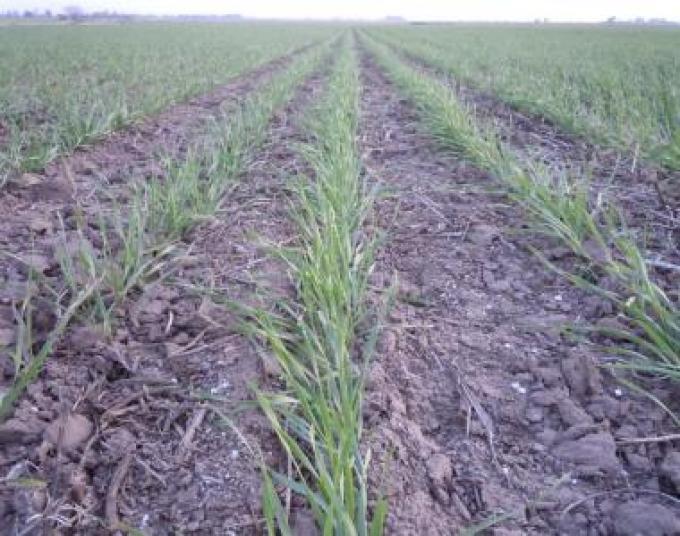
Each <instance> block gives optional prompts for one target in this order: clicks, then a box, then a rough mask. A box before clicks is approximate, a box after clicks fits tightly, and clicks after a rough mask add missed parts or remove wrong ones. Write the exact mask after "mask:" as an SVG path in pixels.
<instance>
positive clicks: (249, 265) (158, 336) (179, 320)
mask: <svg viewBox="0 0 680 536" xmlns="http://www.w3.org/2000/svg"><path fill="white" fill-rule="evenodd" d="M323 79H324V75H323V74H322V73H317V75H315V76H313V77H311V78H310V79H309V80H308V81H307V82H306V83H305V84H304V85H303V86H302V87H301V88H300V90H299V91H298V93H297V96H296V97H295V99H294V101H293V102H291V103H290V104H289V105H288V106H287V107H286V108H285V109H283V110H281V111H280V112H279V113H278V114H277V115H276V116H275V118H274V120H273V121H272V124H271V126H270V127H271V128H270V134H269V137H268V140H267V142H266V143H265V144H264V146H263V147H262V148H260V150H259V151H258V155H257V159H256V160H255V161H254V162H253V163H252V165H251V166H250V167H249V169H248V171H247V173H245V174H244V176H243V177H241V180H240V181H239V182H238V183H237V186H236V187H235V188H234V189H233V190H232V191H231V192H230V193H229V195H227V196H226V198H225V200H224V202H223V205H222V209H221V211H220V214H219V216H218V217H217V218H215V219H214V220H213V221H210V222H207V223H205V224H204V225H202V226H200V227H199V228H197V229H195V230H194V232H193V233H192V236H191V237H189V239H188V243H187V246H190V248H189V252H190V255H189V256H188V257H187V258H186V260H185V261H184V262H183V263H182V266H181V269H180V270H179V271H178V272H177V273H175V274H174V279H173V280H172V281H165V282H164V283H157V284H154V285H150V286H148V287H146V288H145V289H144V292H143V294H141V295H139V296H135V297H134V299H131V300H129V302H128V303H126V304H125V305H124V306H123V307H122V308H121V310H120V311H118V313H117V314H118V322H119V326H120V327H119V328H118V329H117V330H116V332H115V335H114V337H113V339H111V340H108V339H106V338H105V337H104V336H103V335H102V334H100V333H99V332H98V331H97V330H96V329H95V328H90V327H74V328H73V329H71V330H70V331H69V332H68V334H67V335H66V337H65V338H64V341H63V342H62V343H61V344H60V345H59V347H58V348H57V349H56V351H55V352H54V355H53V356H52V358H51V359H50V361H49V362H48V365H47V367H46V369H45V371H44V373H43V374H42V375H41V377H40V379H39V380H38V381H37V382H35V383H34V384H33V385H31V386H30V387H29V390H28V393H27V394H26V396H24V397H23V398H22V400H21V402H20V403H19V404H18V406H17V409H16V411H15V413H14V415H13V417H12V418H11V419H10V420H9V421H8V422H7V423H5V425H3V426H2V427H0V474H2V475H3V476H5V475H10V476H11V477H12V478H13V479H17V478H24V479H36V480H38V481H40V482H44V483H46V487H45V488H43V487H42V485H41V487H37V488H35V487H30V486H19V487H12V488H10V487H7V486H1V485H0V526H2V527H7V528H8V530H9V531H10V532H8V533H12V534H14V531H19V530H25V529H29V530H28V532H25V534H48V533H49V534H52V533H53V532H52V531H53V530H55V528H58V533H63V534H100V533H102V534H104V533H109V531H108V530H107V528H106V527H110V526H111V525H112V524H113V522H114V521H115V520H116V519H118V520H120V521H122V522H123V523H125V524H127V525H129V526H132V527H136V528H139V529H142V530H144V531H145V533H148V534H154V535H156V534H177V533H182V534H225V535H227V534H260V533H261V532H262V519H261V514H260V506H259V505H260V489H259V488H260V475H259V470H258V464H259V454H258V453H259V452H261V453H262V455H263V456H264V459H265V461H266V462H267V463H269V464H273V463H277V461H278V451H277V449H276V446H275V445H276V443H275V441H274V440H273V438H272V437H271V433H270V432H269V431H268V427H267V424H266V421H265V420H264V418H263V417H261V416H260V415H259V414H258V413H257V412H256V411H255V410H254V408H253V405H252V403H251V402H250V401H251V400H252V392H251V390H250V385H251V384H253V383H261V382H262V381H263V380H264V378H265V376H266V373H267V366H266V361H265V362H262V361H261V359H260V357H259V356H258V353H257V352H256V350H255V348H254V347H252V345H251V344H250V343H249V342H248V340H247V338H246V337H244V336H243V335H241V334H240V333H239V330H238V329H237V321H236V319H235V318H234V317H233V315H232V314H230V313H229V312H228V311H227V309H226V308H223V307H218V306H215V305H213V304H212V303H211V301H210V300H208V299H205V298H201V297H200V296H199V295H198V293H197V292H196V291H195V290H193V289H192V288H191V285H196V286H197V287H206V286H208V287H212V288H214V289H216V290H217V291H218V292H219V294H220V295H221V296H223V297H224V298H225V299H236V300H238V301H240V302H243V301H245V302H249V303H253V301H254V299H256V297H257V294H256V293H255V290H256V288H257V283H258V282H260V281H261V280H262V279H264V280H266V281H267V282H268V284H269V285H271V284H273V283H272V280H273V279H274V278H278V279H280V278H281V276H280V275H278V274H280V273H281V272H282V271H281V270H280V268H279V267H276V266H274V265H273V264H272V261H270V260H268V259H267V256H266V253H265V251H264V250H263V248H262V247H260V246H257V242H256V240H255V239H254V238H253V235H254V234H257V235H259V236H261V237H263V238H264V239H266V240H269V241H277V242H279V241H284V240H287V239H288V238H289V234H290V232H291V231H290V228H289V226H288V225H287V224H286V222H287V220H288V217H287V213H286V210H287V204H286V202H285V200H284V199H283V198H284V197H285V190H284V186H285V183H284V181H285V179H286V177H287V176H288V175H289V174H292V173H295V172H296V170H297V169H298V167H299V166H298V162H297V160H296V158H295V153H294V151H293V149H294V144H295V143H296V142H297V141H300V131H299V129H298V126H297V118H298V116H299V114H300V113H301V112H302V111H303V110H305V109H306V108H307V107H308V105H309V104H310V103H311V102H312V100H313V99H315V98H316V97H317V94H318V92H319V91H320V88H321V87H322V84H323ZM257 80H261V78H259V79H253V80H251V81H250V82H245V81H244V82H243V83H242V85H241V86H239V87H240V89H239V91H238V95H242V94H245V93H247V91H248V90H249V88H251V87H253V86H252V84H255V83H256V82H257ZM249 84H250V85H249ZM223 97H224V96H223ZM223 100H224V99H223V98H221V99H218V98H215V99H212V100H211V99H206V100H205V101H204V102H206V103H208V102H213V103H215V106H217V105H218V104H219V102H222V101H223ZM187 106H191V105H187ZM196 106H199V105H198V104H197V105H196ZM211 109H213V108H211V105H209V104H206V105H205V113H206V114H207V113H208V110H211ZM193 111H194V112H195V111H196V110H195V109H194V110H193ZM213 111H214V110H213ZM191 113H192V111H191V110H190V109H187V110H185V111H183V112H181V113H180V112H178V114H177V116H175V117H176V118H177V120H176V122H172V125H171V128H170V130H168V131H167V133H166V134H162V135H159V136H156V137H155V143H153V144H152V143H151V142H150V141H149V138H150V137H151V138H153V137H154V136H153V135H151V136H150V135H149V132H153V128H152V127H148V128H149V129H151V130H147V131H146V132H147V135H146V138H144V142H143V143H144V147H145V148H150V147H152V146H153V147H156V146H159V145H163V143H165V142H168V140H169V139H170V138H171V139H172V140H175V141H177V143H178V144H181V142H180V141H179V140H181V139H184V138H185V137H186V136H188V134H187V133H186V130H183V129H187V128H189V125H197V124H198V118H196V117H193V118H189V115H190V114H191ZM185 114H186V121H184V119H183V118H184V117H185ZM203 119H204V118H203ZM153 121H160V119H158V120H153ZM156 124H158V123H156ZM165 124H166V125H170V123H165ZM121 136H133V135H132V134H131V133H126V134H125V135H123V134H121ZM134 136H142V133H138V134H135V135H134ZM134 136H133V137H134ZM168 136H170V138H168ZM126 139H132V138H126ZM140 139H141V138H140ZM175 141H172V142H168V143H175ZM110 143H114V142H113V140H107V141H106V142H105V145H108V144H110ZM114 145H115V144H114ZM163 147H164V148H166V149H168V150H171V149H172V147H173V146H172V145H171V146H170V147H166V146H163ZM93 151H94V152H95V153H96V154H101V155H109V156H111V155H110V152H109V151H108V150H105V149H104V148H100V147H97V148H95V149H93ZM100 151H101V152H100ZM75 158H76V159H77V158H78V157H75ZM108 158H109V157H108V156H107V157H106V158H105V159H104V160H98V161H97V168H96V169H97V170H99V169H107V166H109V165H112V163H111V164H110V163H109V160H108ZM144 158H145V159H148V155H145V157H144ZM133 161H134V159H132V160H125V161H124V162H123V163H125V162H133ZM145 161H146V160H145ZM149 161H150V160H149ZM6 199H14V198H13V197H12V196H7V197H6ZM20 202H21V200H17V201H16V203H20ZM45 204H46V202H42V203H41V204H36V205H33V206H31V207H29V209H30V210H34V212H29V213H28V214H26V212H24V216H25V217H26V216H28V218H27V219H26V220H24V223H23V227H24V228H26V227H29V226H30V223H31V222H35V221H37V220H36V218H38V217H39V216H40V215H41V212H42V210H44V205H45ZM57 204H58V203H57ZM36 206H38V207H41V206H42V207H43V208H42V209H40V208H34V207H36ZM35 228H36V226H35V225H34V228H33V229H25V231H21V232H22V233H25V236H26V237H28V236H29V234H28V233H29V232H31V233H33V234H35V232H36V231H35ZM41 233H42V234H43V235H45V236H46V237H47V236H49V235H50V234H52V228H51V227H47V224H46V227H45V228H44V229H41ZM18 235H19V231H16V233H15V237H14V240H16V239H17V236H18ZM22 236H23V235H22ZM15 244H16V242H15ZM36 257H39V254H36ZM36 262H44V263H47V264H49V263H50V262H51V259H50V258H49V257H48V256H47V254H46V255H45V257H44V258H43V257H40V259H39V260H36ZM12 266H14V265H12ZM8 270H11V269H10V268H9V267H8ZM6 275H9V276H11V275H12V274H6ZM14 275H17V274H14ZM278 279H277V280H275V281H274V284H275V283H276V281H278ZM17 290H18V289H17ZM2 299H3V304H4V305H8V304H9V301H10V299H11V297H10V296H9V295H5V294H3V297H2ZM3 310H4V309H3ZM0 327H3V326H0ZM8 372H9V371H8ZM222 417H226V419H223V418H222ZM3 533H4V532H3Z"/></svg>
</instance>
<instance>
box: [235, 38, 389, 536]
mask: <svg viewBox="0 0 680 536" xmlns="http://www.w3.org/2000/svg"><path fill="white" fill-rule="evenodd" d="M355 54H356V53H355V50H354V47H353V46H352V45H351V44H350V43H349V42H348V41H346V42H345V44H344V46H343V48H342V51H341V53H340V55H339V57H338V60H337V64H336V66H335V68H334V70H333V72H332V74H331V76H330V80H329V86H328V90H327V93H326V95H325V96H324V98H323V99H322V102H321V103H320V104H319V105H318V107H316V108H315V109H314V110H313V111H312V113H311V116H310V117H309V134H310V137H311V139H312V141H310V142H309V143H307V144H305V145H304V146H302V147H301V148H300V153H301V155H302V156H303V157H304V158H305V160H306V161H307V163H308V164H309V167H310V169H312V170H313V172H312V173H311V176H299V177H296V179H295V180H294V181H293V186H292V192H293V198H294V201H293V205H292V209H291V218H292V221H293V222H294V224H295V226H296V229H297V232H298V235H297V240H296V244H295V245H294V246H291V247H280V248H277V249H276V250H275V253H276V254H277V255H278V256H279V258H280V259H281V260H282V262H284V263H285V265H286V266H287V268H288V271H289V274H290V277H291V279H292V281H293V282H294V284H295V288H296V289H297V294H296V296H294V297H291V298H290V299H287V300H285V301H283V302H282V303H279V304H278V306H277V307H276V308H274V309H273V310H263V309H259V310H249V311H247V313H248V316H249V319H250V320H249V326H250V330H251V333H252V334H253V336H255V337H256V338H257V340H259V341H260V342H261V343H264V344H266V346H267V351H271V352H272V353H273V355H274V356H275V358H276V360H277V361H278V363H279V364H280V368H281V371H282V377H283V380H284V382H285V391H283V392H280V393H267V392H264V391H258V392H257V399H258V401H259V404H260V406H261V408H262V410H263V411H264V413H265V414H266V416H267V417H268V419H269V421H270V423H271V425H272V428H273V430H274V431H275V432H276V434H277V435H278V438H279V440H280V443H281V445H282V446H283V449H284V450H285V452H286V453H287V455H288V457H289V460H290V461H291V466H292V467H293V471H291V472H290V473H289V474H281V473H279V472H277V471H275V470H273V469H270V468H263V473H264V492H263V508H264V513H265V515H266V519H267V524H268V530H269V533H270V534H272V535H274V534H292V533H293V532H292V529H291V524H290V520H289V506H290V505H289V504H288V505H286V506H284V505H283V504H282V502H281V501H280V499H279V496H278V495H277V493H276V490H275V486H284V487H285V488H287V489H289V490H292V491H293V492H295V493H297V494H299V495H301V496H303V497H304V498H305V499H306V501H307V503H308V505H309V508H310V509H311V511H312V512H313V515H314V518H315V520H316V523H317V525H318V527H319V529H320V530H322V532H323V534H336V535H355V534H358V535H363V534H380V533H382V525H383V521H384V515H385V505H384V503H382V502H379V503H378V505H377V507H376V509H375V510H374V514H373V516H372V520H370V519H369V517H370V515H369V511H368V499H367V466H368V463H369V459H370V455H369V454H368V453H362V452H361V448H360V446H361V434H362V417H361V405H362V393H363V388H364V381H365V373H366V363H367V359H368V356H369V354H370V351H360V350H359V346H360V345H359V339H360V338H361V337H360V334H359V326H360V324H361V322H362V320H364V319H365V318H367V316H366V315H367V308H366V302H365V294H366V285H367V278H368V275H369V272H370V270H371V267H372V250H373V247H374V240H373V237H372V236H370V235H369V234H367V233H366V232H365V231H364V226H363V224H364V222H365V220H366V218H367V217H368V216H369V214H370V211H371V206H372V201H373V193H372V192H371V191H370V190H369V189H368V188H367V185H366V183H365V181H364V180H363V179H362V177H361V174H360V159H359V155H358V151H357V145H356V136H357V122H358V110H359V81H358V69H357V61H356V56H355Z"/></svg>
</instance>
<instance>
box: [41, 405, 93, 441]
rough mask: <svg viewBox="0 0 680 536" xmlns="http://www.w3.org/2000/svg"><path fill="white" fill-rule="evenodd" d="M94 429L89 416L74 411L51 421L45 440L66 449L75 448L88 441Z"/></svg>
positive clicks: (46, 430)
mask: <svg viewBox="0 0 680 536" xmlns="http://www.w3.org/2000/svg"><path fill="white" fill-rule="evenodd" d="M92 429H93V426H92V423H91V422H90V420H89V419H88V418H87V417H85V416H84V415H80V414H78V413H73V414H70V415H67V416H66V417H60V418H58V419H57V420H55V421H53V422H52V423H50V425H49V426H48V427H47V428H46V429H45V440H46V441H49V442H50V443H51V444H52V445H55V446H58V447H61V448H63V449H65V450H74V449H76V448H78V447H79V446H80V445H82V444H83V443H85V441H87V439H88V438H89V437H90V435H91V434H92Z"/></svg>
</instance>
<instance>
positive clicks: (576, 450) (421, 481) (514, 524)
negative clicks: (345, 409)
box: [361, 57, 680, 535]
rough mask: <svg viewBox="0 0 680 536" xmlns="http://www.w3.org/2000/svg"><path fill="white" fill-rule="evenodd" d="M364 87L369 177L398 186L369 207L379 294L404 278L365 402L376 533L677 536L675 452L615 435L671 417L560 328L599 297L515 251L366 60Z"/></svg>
mask: <svg viewBox="0 0 680 536" xmlns="http://www.w3.org/2000/svg"><path fill="white" fill-rule="evenodd" d="M362 80H363V84H364V93H363V100H362V109H363V119H362V125H361V139H362V148H363V151H364V154H365V160H364V161H365V165H366V169H367V172H368V174H369V176H370V177H372V178H373V180H375V181H378V182H380V183H383V184H384V187H385V189H386V190H387V191H389V192H391V193H392V195H391V196H388V197H387V198H385V199H384V200H382V201H381V202H380V203H379V205H378V213H379V215H380V216H379V217H380V220H381V223H382V226H383V227H384V228H385V229H387V230H388V232H389V234H388V237H387V239H386V241H385V245H384V247H383V248H382V250H381V252H380V254H379V258H378V266H377V270H376V275H375V277H374V284H375V286H376V287H377V289H380V290H382V289H384V288H386V287H387V285H388V284H389V283H390V282H391V281H392V279H393V276H396V278H397V281H398V298H397V301H396V304H395V306H394V309H393V310H392V312H391V314H390V315H389V323H388V327H387V329H386V331H385V333H384V335H383V337H382V339H381V341H380V345H379V353H378V356H377V358H376V360H375V363H374V365H373V369H372V373H371V378H370V381H369V385H368V392H367V401H366V409H365V417H366V428H367V430H366V438H367V439H366V443H367V445H368V446H370V447H371V448H372V450H373V455H374V457H375V458H376V459H377V463H376V464H375V465H374V467H375V468H376V469H375V470H374V474H373V475H372V479H373V483H374V485H375V486H376V488H375V489H380V488H379V486H381V485H382V486H384V487H385V489H386V493H387V496H388V499H389V502H390V513H389V517H388V530H387V534H400V535H401V534H404V535H410V534H414V535H415V534H428V535H429V534H455V533H457V532H459V531H460V530H461V529H462V528H463V527H466V526H470V525H472V524H474V523H476V522H481V521H483V520H486V519H489V518H490V517H491V516H493V515H494V514H497V513H500V512H504V513H509V514H511V518H510V519H508V520H505V521H503V522H502V523H500V525H499V526H498V527H497V528H495V529H493V530H494V533H497V534H527V533H529V534H548V533H549V534H635V533H636V532H635V531H636V530H638V531H639V530H640V526H644V524H645V523H647V524H649V523H652V524H653V523H655V522H656V521H658V523H659V524H658V525H655V526H656V527H662V528H663V529H664V530H666V531H669V530H670V532H658V531H657V532H649V531H647V532H644V533H645V534H662V533H666V534H671V533H674V532H675V531H676V530H677V528H678V526H680V525H679V524H680V509H679V508H678V504H679V503H678V501H677V499H673V497H672V495H674V494H676V493H677V489H675V488H673V485H672V484H671V486H670V487H669V486H668V484H667V478H666V476H665V475H666V473H667V471H662V470H660V467H661V464H662V461H663V460H664V459H668V458H669V457H671V458H672V459H674V458H673V457H672V455H671V453H673V451H674V450H673V446H674V445H675V447H677V446H678V443H677V442H676V443H675V444H674V443H663V442H662V443H644V444H640V445H631V446H628V445H625V444H624V443H622V442H621V438H630V437H649V436H657V435H662V434H663V433H664V432H667V431H669V430H672V427H671V425H670V423H669V422H668V419H667V418H666V416H665V414H664V413H663V412H662V411H661V410H660V409H659V408H658V407H656V406H654V405H653V404H651V403H650V402H649V401H647V400H644V399H640V398H639V397H637V396H635V394H634V393H631V392H630V391H629V390H628V389H626V388H624V387H622V386H621V385H619V384H618V383H616V382H615V381H614V380H613V379H612V378H611V377H609V375H608V374H607V373H606V372H605V371H604V370H603V369H600V368H598V367H597V366H596V365H597V364H599V363H600V362H601V360H602V358H603V356H601V355H599V354H598V353H597V352H596V351H595V350H594V349H593V348H592V347H591V346H589V345H587V344H586V343H583V342H578V341H577V340H570V339H569V338H568V337H566V336H565V335H563V334H562V333H561V328H562V327H563V326H564V325H565V324H569V323H579V322H580V321H582V320H583V319H584V317H585V318H586V319H589V318H592V317H594V316H597V315H602V314H605V315H606V314H607V311H606V304H604V303H601V302H599V300H595V299H593V298H592V297H590V296H586V295H583V294H581V293H580V292H578V291H576V290H574V289H573V288H570V287H569V286H567V285H566V284H565V282H564V281H562V280H560V279H559V278H557V277H556V276H554V275H553V274H552V273H550V272H547V271H546V270H545V269H544V268H543V267H542V266H541V264H540V263H539V262H538V261H537V260H536V259H535V258H534V257H533V256H532V255H530V254H529V253H528V252H527V251H526V249H525V248H526V245H527V242H528V240H529V239H528V238H527V237H526V236H519V235H518V234H517V232H516V231H517V229H516V226H518V225H521V222H522V218H523V216H522V214H521V213H520V212H519V211H518V210H517V209H516V208H515V207H513V206H511V205H509V203H508V201H507V200H506V199H505V198H504V197H502V196H501V195H498V194H496V193H494V192H493V190H492V189H493V188H494V183H493V182H492V181H491V180H490V179H489V178H488V177H485V176H484V175H483V174H482V173H480V172H479V171H477V170H475V169H472V168H470V167H469V166H467V165H465V164H464V163H462V162H457V161H455V160H452V159H451V158H450V157H447V156H446V155H445V154H442V152H440V151H438V150H437V145H436V143H435V142H434V141H433V140H432V139H430V138H428V137H427V136H425V135H424V134H422V133H421V132H420V131H419V129H418V128H417V127H416V126H415V123H416V121H417V117H416V115H415V113H414V111H413V109H412V108H411V107H410V106H409V105H408V104H407V103H406V102H405V101H404V100H402V99H400V98H399V97H398V93H397V90H396V89H395V88H393V87H392V86H391V84H390V83H389V82H388V81H387V80H386V79H385V78H384V77H383V75H382V74H381V73H380V72H379V71H378V70H377V68H376V66H375V65H374V64H373V63H372V62H371V61H370V60H368V59H367V58H366V57H365V58H364V61H363V72H362ZM532 245H533V246H535V247H540V248H547V247H552V246H551V245H550V244H547V243H540V242H536V241H534V240H532ZM609 313H611V310H610V311H609ZM658 393H659V395H660V396H662V397H663V398H664V400H672V396H671V393H668V392H665V393H664V392H663V389H660V391H659V392H658ZM676 400H677V398H676ZM663 493H668V494H669V496H668V497H665V496H663V495H662V494H663ZM651 504H653V505H654V507H653V508H652V507H650V505H651ZM650 512H654V514H653V515H651V514H650ZM654 516H656V517H654ZM631 518H634V519H635V520H636V521H635V523H629V524H626V523H628V521H624V524H623V525H622V524H621V520H630V519H631ZM650 526H651V525H650ZM669 527H670V528H669ZM645 530H646V529H645ZM640 533H642V532H640Z"/></svg>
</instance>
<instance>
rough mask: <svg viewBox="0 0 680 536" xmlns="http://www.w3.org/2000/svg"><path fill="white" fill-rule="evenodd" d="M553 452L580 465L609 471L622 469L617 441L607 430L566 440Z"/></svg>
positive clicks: (613, 471) (616, 471)
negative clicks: (617, 455) (617, 453)
mask: <svg viewBox="0 0 680 536" xmlns="http://www.w3.org/2000/svg"><path fill="white" fill-rule="evenodd" d="M553 454H555V456H557V457H558V458H561V459H563V460H566V461H568V462H571V463H574V464H576V465H578V466H580V467H588V468H594V469H600V470H603V471H605V472H607V473H618V472H619V471H620V470H621V464H620V462H619V460H618V458H617V457H616V443H615V442H614V438H613V437H612V435H611V434H609V433H606V432H601V433H598V434H590V435H587V436H584V437H582V438H580V439H576V440H570V441H565V442H563V443H561V444H559V445H557V446H556V447H555V448H554V449H553Z"/></svg>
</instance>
